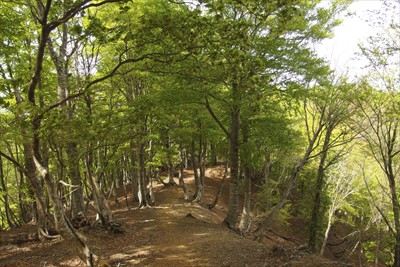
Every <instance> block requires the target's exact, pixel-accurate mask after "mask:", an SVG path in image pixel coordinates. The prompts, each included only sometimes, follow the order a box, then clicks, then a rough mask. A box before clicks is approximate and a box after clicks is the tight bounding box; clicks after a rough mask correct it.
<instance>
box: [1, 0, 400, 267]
mask: <svg viewBox="0 0 400 267" xmlns="http://www.w3.org/2000/svg"><path fill="white" fill-rule="evenodd" d="M350 4H351V1H350V0H331V1H322V0H271V1H265V0H262V1H256V0H246V1H244V0H198V1H185V0H2V1H1V3H0V25H1V26H0V40H1V45H0V254H3V252H2V251H3V250H4V251H6V249H7V245H8V242H9V240H7V239H6V238H5V236H6V235H7V233H8V232H10V233H11V232H12V231H14V230H15V229H18V228H20V227H23V226H24V225H28V224H29V225H34V227H35V229H36V230H35V231H36V235H37V238H38V240H39V241H38V242H47V241H48V240H54V237H61V238H62V240H63V241H62V242H63V243H64V244H66V246H68V247H70V248H73V251H74V255H76V256H77V257H78V259H79V261H78V264H81V265H69V266H130V265H129V264H128V263H126V264H125V265H124V264H122V263H121V262H120V263H119V264H118V265H117V264H115V265H112V263H111V261H109V262H108V263H107V264H108V265H101V264H102V263H101V260H99V259H100V258H101V256H102V255H99V254H101V253H100V251H99V250H98V251H96V245H93V242H90V241H88V239H90V235H91V234H92V233H91V232H90V231H83V230H82V229H83V228H82V227H84V226H85V225H86V224H88V227H92V228H93V227H97V231H103V232H102V233H105V234H106V235H107V236H110V238H114V236H115V238H118V236H124V235H125V236H126V237H127V235H128V234H127V233H128V232H127V228H128V227H127V225H128V222H129V220H119V219H118V218H119V217H118V216H116V213H117V210H116V209H115V205H114V202H117V198H118V197H120V205H122V206H121V207H122V208H123V209H125V210H129V212H131V211H135V212H138V213H137V216H143V220H146V218H145V217H146V216H144V214H145V213H143V214H142V213H140V212H145V211H146V212H147V213H149V214H152V212H153V213H154V214H155V213H157V212H161V211H160V207H161V206H160V201H159V200H158V199H157V196H158V195H157V193H159V194H160V192H161V193H162V192H163V191H162V190H164V189H168V190H171V192H175V193H176V194H178V195H179V199H181V200H182V203H185V204H182V205H198V207H202V209H204V212H206V211H207V212H214V211H215V210H216V208H215V207H216V206H217V205H220V204H221V202H223V198H224V197H225V198H226V203H227V204H226V210H223V212H222V213H220V216H222V217H221V218H222V220H221V221H220V222H219V226H221V227H223V229H227V231H229V232H230V233H233V234H234V235H237V236H238V237H239V236H241V237H244V239H247V240H246V241H243V242H249V244H253V243H250V242H254V243H257V242H258V243H261V244H262V243H263V242H264V241H265V239H266V238H265V235H267V234H268V233H270V232H271V231H272V230H271V229H272V227H278V228H279V227H288V225H293V224H296V223H294V219H295V220H296V221H300V222H301V223H302V225H304V227H302V228H301V230H300V231H301V232H302V234H303V236H304V240H303V241H304V242H302V243H304V246H305V247H306V248H307V250H308V251H310V253H312V254H313V255H321V256H324V255H325V256H327V255H328V254H327V250H328V247H329V244H331V245H332V240H331V239H332V238H333V235H334V233H337V232H338V231H339V230H340V232H342V233H344V234H342V235H341V236H340V238H338V237H336V240H335V242H337V243H338V244H339V245H340V246H341V247H343V249H342V251H341V252H340V253H339V256H338V255H336V256H338V257H337V258H338V259H340V261H341V262H347V264H350V265H347V266H396V267H400V204H399V201H400V199H399V194H400V186H399V185H398V183H399V182H400V181H399V178H400V155H399V154H400V136H399V134H400V128H398V122H399V119H400V94H399V93H400V86H399V84H400V41H399V40H400V20H399V17H400V2H399V0H395V1H385V5H384V6H385V10H395V9H396V8H397V11H398V12H397V13H396V15H395V16H394V17H388V16H386V15H385V10H382V13H380V14H375V15H376V16H377V18H378V23H377V27H378V26H379V25H381V24H379V20H383V19H386V20H390V23H389V26H388V27H385V28H382V29H380V32H379V33H378V34H377V35H374V36H370V37H369V38H368V40H367V41H366V42H363V43H360V44H359V52H358V54H357V55H355V56H356V57H358V58H359V59H360V60H363V62H365V66H364V70H365V72H364V73H365V74H363V75H362V76H360V77H357V78H351V77H349V76H348V75H347V74H346V72H343V70H341V69H340V68H338V69H332V67H330V65H329V62H328V61H327V60H326V59H323V58H321V57H319V56H318V54H317V52H316V51H315V49H314V47H315V45H316V44H318V43H320V42H321V41H323V40H324V39H327V38H332V37H333V32H334V29H335V27H337V26H338V25H340V23H341V22H342V20H343V17H344V16H345V15H346V12H347V9H348V7H349V5H350ZM216 170H219V171H220V176H219V179H218V180H215V181H214V180H213V181H214V182H212V183H211V182H210V181H211V180H210V172H212V171H216ZM189 172H190V173H191V176H192V178H193V180H190V181H189V179H187V177H188V173H189ZM160 188H161V189H160ZM210 188H211V189H210ZM210 190H212V191H210ZM210 192H212V194H211V193H210ZM118 194H119V195H118ZM165 199H166V200H165V201H166V202H168V196H165ZM171 205H172V204H171ZM176 205H177V204H176ZM169 207H172V208H173V207H174V206H173V205H172V206H169ZM193 207H194V206H193ZM196 207H197V206H196ZM147 213H146V214H147ZM189 215H190V216H194V217H196V216H195V215H194V213H193V212H191V213H189V214H188V216H189ZM132 216H133V217H134V216H136V215H132ZM190 216H189V217H190ZM210 216H211V215H210ZM185 220H186V219H185ZM89 221H90V222H89ZM162 223H163V221H160V222H159V224H162ZM190 224H191V223H190V221H188V225H190ZM213 227H214V226H213ZM99 229H102V230H99ZM135 229H136V228H135ZM213 229H214V228H213ZM218 229H219V228H218ZM221 229H222V228H221ZM338 229H339V230H338ZM145 231H147V230H145V228H143V229H141V228H138V229H137V231H136V232H137V233H143V234H144V233H145ZM171 231H172V229H171ZM96 233H97V232H96ZM218 233H219V232H218ZM224 233H225V232H224ZM59 242H61V241H59ZM215 242H217V241H215ZM232 242H233V241H232ZM243 244H244V243H243ZM246 244H247V243H246ZM2 245H4V246H2ZM339 245H338V246H339ZM238 246H240V245H238ZM248 246H249V247H250V246H252V245H248ZM275 248H276V246H275ZM3 255H4V257H5V256H6V253H4V254H3ZM328 256H329V255H328ZM328 256H327V257H328ZM2 257H3V256H0V266H12V265H11V263H10V262H8V263H7V259H4V258H2ZM331 258H332V259H334V257H333V256H332V257H331ZM2 261H3V262H2ZM103 261H104V260H103ZM338 261H339V260H338ZM2 264H5V265H2ZM352 264H354V265H352ZM16 266H29V265H16ZM32 266H34V265H32ZM35 266H36V265H35ZM46 266H49V265H46ZM52 266H53V265H52ZM63 266H65V265H63ZM137 266H168V264H165V265H162V264H157V263H156V262H152V263H146V264H145V265H140V264H137ZM173 266H240V265H239V263H237V265H235V264H233V263H231V265H223V263H222V262H217V263H214V264H212V263H209V264H208V265H207V264H205V263H204V262H203V263H201V262H199V263H197V264H196V263H192V264H189V263H188V262H180V264H176V265H173ZM242 266H244V265H242ZM248 266H253V265H248ZM254 266H261V265H257V264H254ZM265 266H267V265H265ZM268 266H278V265H273V264H272V265H268ZM282 266H283V265H282ZM285 266H305V265H285ZM310 266H323V265H310ZM336 266H340V265H336Z"/></svg>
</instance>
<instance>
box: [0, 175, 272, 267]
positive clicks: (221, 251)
mask: <svg viewBox="0 0 400 267" xmlns="http://www.w3.org/2000/svg"><path fill="white" fill-rule="evenodd" d="M213 171H214V172H215V171H216V169H214V170H212V171H211V172H210V171H209V172H208V173H207V174H208V175H209V176H211V177H212V178H208V179H207V185H208V186H207V188H206V193H207V195H206V196H205V200H206V201H207V199H208V200H210V199H212V197H213V196H214V194H215V191H216V188H217V184H218V182H219V179H217V178H216V173H213ZM217 172H218V174H220V173H221V172H222V170H221V169H219V170H217ZM192 180H193V178H191V177H188V178H187V182H189V184H192V183H193V181H192ZM191 186H192V185H191ZM225 187H227V186H225ZM155 189H156V190H155V191H156V201H157V206H156V207H152V208H144V209H136V208H135V209H131V210H128V209H127V208H126V207H125V205H124V197H120V201H119V203H116V204H114V205H113V210H114V212H115V218H116V220H117V221H118V222H120V223H122V225H123V229H124V233H123V234H111V233H107V232H106V231H105V230H104V229H102V228H98V227H96V228H94V229H90V230H88V229H86V230H85V231H84V232H85V234H86V236H87V237H88V239H89V242H90V244H91V245H92V247H93V250H94V251H95V253H96V254H97V255H100V256H101V258H103V259H105V260H106V261H107V262H108V263H109V265H110V266H257V267H258V266H270V264H269V263H268V258H269V257H268V254H269V250H268V249H267V248H266V247H265V246H264V245H262V244H260V243H257V242H254V241H251V240H249V239H246V238H244V237H241V236H239V235H237V234H236V233H234V232H232V231H231V230H229V229H228V228H227V227H226V226H224V225H223V224H221V222H222V220H223V214H224V213H225V210H226V208H225V207H224V206H217V207H216V208H215V209H216V210H217V211H218V212H217V213H219V214H217V213H215V212H213V211H210V210H208V209H206V208H204V207H202V206H200V205H198V204H194V203H189V202H186V201H184V200H183V193H182V190H181V189H180V188H178V187H172V186H170V187H164V186H163V185H157V186H156V188H155ZM192 191H193V190H192ZM222 197H224V195H223V196H222ZM224 201H225V202H226V200H225V199H222V201H221V203H222V204H224ZM210 202H211V201H210ZM224 209H225V210H224ZM34 232H35V226H33V225H25V226H23V227H21V228H18V229H15V230H12V231H9V232H0V234H1V235H2V236H1V237H0V266H84V265H83V264H82V262H80V261H79V259H78V258H77V257H76V256H74V254H73V250H72V248H68V247H65V246H64V243H63V242H62V241H61V240H49V241H45V242H39V241H37V240H34V239H33V240H32V241H29V236H28V235H29V234H30V236H34V235H33V234H34Z"/></svg>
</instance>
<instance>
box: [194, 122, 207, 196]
mask: <svg viewBox="0 0 400 267" xmlns="http://www.w3.org/2000/svg"><path fill="white" fill-rule="evenodd" d="M199 127H201V125H200V126H199ZM205 153H206V143H205V142H204V140H203V138H202V137H200V140H199V151H198V153H197V162H198V163H199V174H200V176H199V181H198V183H197V186H198V188H197V189H196V191H197V194H196V198H195V199H194V201H195V202H200V201H201V199H202V198H203V193H204V187H205V175H206V173H205V172H206V171H205V169H206V168H205V162H204V156H205Z"/></svg>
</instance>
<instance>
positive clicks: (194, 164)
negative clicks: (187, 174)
mask: <svg viewBox="0 0 400 267" xmlns="http://www.w3.org/2000/svg"><path fill="white" fill-rule="evenodd" d="M190 157H191V159H192V167H193V175H194V183H195V193H194V195H193V199H196V198H197V195H198V194H199V191H200V177H199V173H198V171H197V162H196V152H195V142H194V140H192V144H191V150H190Z"/></svg>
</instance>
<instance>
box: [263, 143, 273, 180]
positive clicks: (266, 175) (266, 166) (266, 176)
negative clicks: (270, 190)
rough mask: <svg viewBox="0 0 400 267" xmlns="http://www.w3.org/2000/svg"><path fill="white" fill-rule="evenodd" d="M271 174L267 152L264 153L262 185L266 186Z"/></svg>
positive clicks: (269, 158)
mask: <svg viewBox="0 0 400 267" xmlns="http://www.w3.org/2000/svg"><path fill="white" fill-rule="evenodd" d="M270 172H271V153H269V151H268V150H267V152H266V153H265V163H264V172H263V174H264V177H263V178H264V184H265V185H266V186H268V182H269V174H270Z"/></svg>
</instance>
